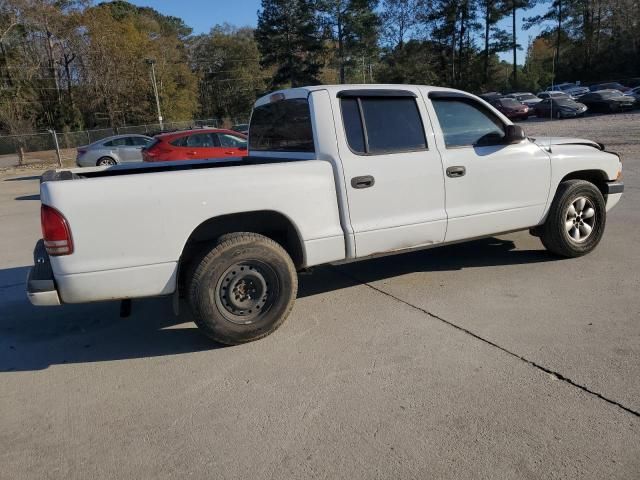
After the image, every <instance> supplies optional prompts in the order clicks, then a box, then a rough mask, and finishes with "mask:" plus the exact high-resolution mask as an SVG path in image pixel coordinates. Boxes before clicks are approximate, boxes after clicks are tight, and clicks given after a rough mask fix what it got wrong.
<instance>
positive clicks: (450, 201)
mask: <svg viewBox="0 0 640 480" xmlns="http://www.w3.org/2000/svg"><path fill="white" fill-rule="evenodd" d="M428 96H429V99H430V100H431V102H430V104H428V105H427V107H428V109H429V110H430V111H433V114H432V118H434V130H435V135H436V143H437V146H438V149H439V150H440V151H441V153H442V160H443V163H444V167H445V175H446V176H445V189H446V198H447V200H446V210H447V216H448V219H449V221H448V225H447V236H446V239H445V240H446V241H447V242H449V241H456V240H463V239H468V238H473V237H479V236H483V235H491V234H494V233H501V232H508V231H512V230H519V229H524V228H527V227H532V226H534V225H537V224H538V222H539V221H540V220H541V219H542V215H543V213H544V207H545V204H546V202H547V197H548V195H549V185H550V176H551V162H550V158H549V156H548V155H547V153H546V152H544V151H543V150H542V149H541V148H539V147H538V146H537V145H535V144H534V143H533V142H531V141H529V140H523V141H520V142H519V143H516V144H507V143H505V140H504V139H505V130H506V126H507V123H506V122H505V121H504V120H503V119H502V118H501V117H500V116H498V115H497V114H496V113H495V112H494V111H493V110H492V109H490V108H489V107H487V106H486V105H485V104H484V103H483V102H480V101H479V100H477V99H475V98H474V97H471V96H468V95H465V94H463V93H456V92H444V91H443V92H434V91H432V92H430V93H429V94H428ZM431 109H433V110H431ZM436 119H437V122H436V121H435V120H436Z"/></svg>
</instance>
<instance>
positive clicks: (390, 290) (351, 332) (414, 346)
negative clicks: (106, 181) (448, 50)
mask: <svg viewBox="0 0 640 480" xmlns="http://www.w3.org/2000/svg"><path fill="white" fill-rule="evenodd" d="M598 118H600V117H592V118H587V119H577V120H564V121H560V122H554V123H553V124H552V125H549V124H548V123H546V122H524V124H523V125H524V126H525V128H527V130H528V132H530V133H532V134H536V135H542V134H544V133H545V132H544V131H543V130H553V133H554V135H571V136H576V135H577V136H586V137H590V138H593V139H595V140H598V141H601V142H603V143H605V144H607V143H608V142H607V140H610V142H609V143H610V144H612V145H617V147H618V148H617V149H618V150H619V151H621V152H623V161H624V181H625V184H626V190H625V194H624V197H623V200H622V201H621V203H620V204H619V205H618V207H617V208H616V209H615V210H614V211H613V212H611V214H610V216H609V218H608V220H607V229H606V233H605V236H604V239H603V241H602V243H601V244H600V245H599V247H598V249H597V250H596V251H594V252H593V253H592V254H590V255H588V256H586V257H583V258H579V259H572V260H558V259H556V258H554V257H552V256H551V255H549V254H548V253H547V252H546V251H545V250H544V249H543V248H542V245H541V244H540V242H539V240H538V239H536V238H534V237H531V236H529V235H528V233H526V232H520V233H516V234H511V235H506V236H500V237H493V238H489V239H484V240H479V241H475V242H471V243H467V244H461V245H455V246H448V247H443V248H438V249H432V250H426V251H422V252H414V253H408V254H404V255H397V256H393V257H386V258H380V259H374V260H369V261H364V262H360V263H355V264H349V265H342V266H335V267H334V266H327V267H321V268H318V269H316V270H315V271H314V273H313V274H311V275H303V276H301V277H300V282H301V289H300V295H299V298H298V300H297V303H296V306H295V307H294V310H293V312H292V314H291V316H290V318H289V319H288V321H287V322H286V323H285V324H284V325H283V327H282V328H280V329H279V330H278V331H277V332H276V333H275V334H273V335H271V336H269V337H267V338H265V339H263V340H261V341H258V342H254V343H251V344H248V345H243V346H238V347H221V346H217V345H214V344H212V343H211V342H209V341H208V340H207V339H206V338H205V337H203V336H202V335H201V334H200V333H199V332H198V331H197V329H196V327H195V326H194V324H193V323H191V322H189V321H188V318H185V317H182V318H175V317H174V316H173V315H172V313H171V305H170V301H169V300H167V299H148V300H142V301H134V303H133V312H132V315H131V317H129V318H120V317H119V304H118V303H116V302H112V303H100V304H91V305H68V306H62V307H49V308H43V307H40V308H36V307H32V306H31V305H30V304H29V303H28V301H27V300H26V296H25V293H24V280H25V277H26V272H27V267H28V266H29V265H30V264H31V263H32V259H31V251H32V248H33V245H34V243H35V241H36V240H37V239H38V238H39V236H40V232H39V212H38V211H39V206H40V204H39V198H38V177H37V175H36V174H34V173H33V172H14V173H13V174H10V175H5V176H3V177H0V222H1V225H2V230H1V231H2V235H0V465H1V466H2V467H1V468H0V478H2V479H4V478H7V479H23V478H24V479H33V478H38V479H42V478H56V479H57V478H64V479H76V478H77V479H86V478H95V479H99V478H105V479H107V478H108V479H113V478H154V479H160V478H185V477H190V478H207V479H213V478H216V479H217V478H251V479H262V478H265V479H268V478H274V479H275V478H277V479H284V478H287V479H288V478H327V479H334V478H348V479H360V478H362V479H372V478H380V479H390V478H393V479H413V478H415V479H425V478H460V479H467V478H486V479H515V478H517V479H529V478H531V479H534V478H535V479H537V478H541V479H542V478H544V479H550V478H562V479H565V478H575V479H603V478H606V479H623V478H624V479H637V478H640V376H639V375H638V371H639V368H638V367H640V296H639V295H638V292H640V273H639V272H640V214H639V213H638V212H640V188H639V187H640V137H639V136H638V135H628V136H627V137H625V136H624V135H620V134H619V129H620V128H628V131H632V130H633V129H637V128H638V124H640V117H639V116H638V115H626V116H623V115H621V116H611V117H607V121H608V122H610V123H611V122H616V121H617V122H618V124H617V126H616V127H611V131H608V130H607V128H603V127H602V125H601V124H594V123H592V122H596V121H598V120H597V119H598ZM633 131H635V130H633ZM581 132H582V135H581ZM613 149H614V150H615V149H616V148H613ZM99 215H100V212H96V216H98V217H99Z"/></svg>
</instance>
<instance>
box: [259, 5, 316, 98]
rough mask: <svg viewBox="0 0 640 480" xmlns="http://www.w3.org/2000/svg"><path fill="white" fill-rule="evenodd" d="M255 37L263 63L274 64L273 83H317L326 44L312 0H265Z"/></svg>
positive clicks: (273, 84)
mask: <svg viewBox="0 0 640 480" xmlns="http://www.w3.org/2000/svg"><path fill="white" fill-rule="evenodd" d="M255 39H256V42H257V44H258V50H259V51H260V54H261V56H262V58H261V62H260V63H261V65H262V66H263V67H265V68H269V67H274V68H275V72H274V74H273V79H272V81H271V85H272V87H280V86H286V85H290V86H293V87H297V86H302V85H306V84H310V85H313V84H317V83H318V75H319V73H320V68H321V67H322V64H321V55H322V51H323V48H324V47H323V43H322V39H321V32H320V23H319V18H318V15H317V14H316V11H315V9H314V2H312V0H262V10H260V11H259V12H258V27H257V28H256V31H255Z"/></svg>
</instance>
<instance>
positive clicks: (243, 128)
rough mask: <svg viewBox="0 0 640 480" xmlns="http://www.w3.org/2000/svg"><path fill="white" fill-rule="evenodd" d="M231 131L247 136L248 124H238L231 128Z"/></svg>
mask: <svg viewBox="0 0 640 480" xmlns="http://www.w3.org/2000/svg"><path fill="white" fill-rule="evenodd" d="M231 130H233V131H234V132H238V133H241V134H243V135H249V124H248V123H239V124H237V125H234V126H233V127H231Z"/></svg>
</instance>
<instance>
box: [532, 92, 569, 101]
mask: <svg viewBox="0 0 640 480" xmlns="http://www.w3.org/2000/svg"><path fill="white" fill-rule="evenodd" d="M537 97H538V98H541V99H542V100H544V99H545V98H567V99H569V100H573V97H571V96H570V95H567V94H566V93H564V92H538V95H537Z"/></svg>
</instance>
